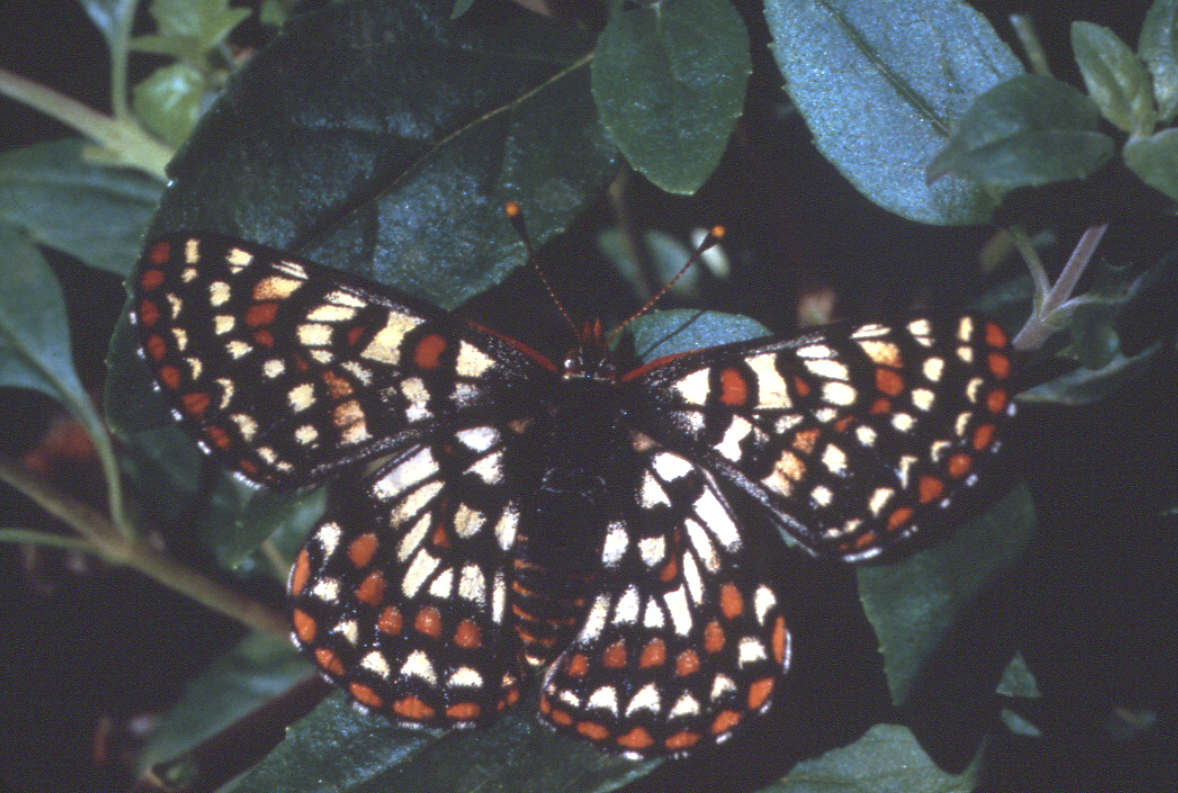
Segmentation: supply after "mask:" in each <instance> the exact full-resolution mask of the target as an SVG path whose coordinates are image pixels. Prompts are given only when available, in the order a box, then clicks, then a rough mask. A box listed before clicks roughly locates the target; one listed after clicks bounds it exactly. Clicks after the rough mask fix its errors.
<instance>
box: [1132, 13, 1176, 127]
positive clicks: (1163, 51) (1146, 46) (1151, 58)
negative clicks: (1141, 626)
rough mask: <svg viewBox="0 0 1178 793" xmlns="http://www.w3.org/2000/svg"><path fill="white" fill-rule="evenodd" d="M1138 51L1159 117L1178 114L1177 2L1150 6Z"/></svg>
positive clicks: (1165, 117)
mask: <svg viewBox="0 0 1178 793" xmlns="http://www.w3.org/2000/svg"><path fill="white" fill-rule="evenodd" d="M1137 52H1138V53H1139V54H1140V55H1141V59H1142V60H1143V61H1145V65H1146V66H1147V67H1148V68H1149V73H1150V76H1151V77H1152V78H1153V96H1154V101H1155V102H1156V103H1157V110H1158V116H1159V118H1160V119H1161V120H1162V121H1169V120H1170V119H1172V118H1174V115H1175V114H1176V113H1178V0H1156V2H1154V4H1153V5H1152V6H1150V7H1149V11H1148V12H1146V14H1145V23H1144V24H1142V26H1141V35H1140V37H1139V38H1138V39H1137Z"/></svg>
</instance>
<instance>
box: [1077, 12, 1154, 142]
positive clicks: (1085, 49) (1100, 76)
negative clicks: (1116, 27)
mask: <svg viewBox="0 0 1178 793" xmlns="http://www.w3.org/2000/svg"><path fill="white" fill-rule="evenodd" d="M1072 49H1073V50H1074V51H1075V53H1076V63H1077V64H1078V65H1079V67H1080V73H1081V74H1082V75H1083V76H1084V84H1085V85H1087V86H1088V93H1089V95H1091V97H1092V99H1093V101H1095V102H1096V104H1097V105H1098V106H1099V107H1100V112H1101V113H1103V114H1104V117H1105V118H1106V119H1108V120H1109V122H1110V123H1111V124H1112V125H1113V126H1115V127H1117V128H1119V129H1123V130H1124V131H1125V132H1132V133H1133V134H1135V135H1148V134H1150V133H1151V132H1153V125H1154V124H1155V123H1156V122H1157V117H1156V116H1155V114H1154V109H1153V94H1152V93H1151V92H1150V85H1149V79H1148V78H1147V77H1146V76H1145V69H1144V68H1142V66H1141V61H1139V60H1137V56H1136V55H1134V54H1133V50H1131V49H1129V45H1128V44H1126V43H1125V42H1123V41H1121V40H1120V39H1119V38H1118V37H1117V34H1116V33H1113V32H1112V31H1111V30H1109V29H1108V28H1106V27H1102V26H1100V25H1094V24H1093V23H1091V22H1073V23H1072Z"/></svg>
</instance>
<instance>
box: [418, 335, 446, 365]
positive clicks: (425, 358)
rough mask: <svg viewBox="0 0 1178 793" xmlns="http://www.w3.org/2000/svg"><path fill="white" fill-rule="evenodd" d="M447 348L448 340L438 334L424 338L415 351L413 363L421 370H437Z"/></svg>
mask: <svg viewBox="0 0 1178 793" xmlns="http://www.w3.org/2000/svg"><path fill="white" fill-rule="evenodd" d="M447 346H448V345H447V343H446V339H445V338H443V337H442V336H439V335H438V334H436V333H431V334H429V335H428V336H423V337H422V339H421V341H419V342H417V349H415V350H414V351H413V363H415V364H417V368H419V369H427V370H429V369H437V368H438V366H439V365H440V364H441V357H442V353H443V352H445V351H446V347H447Z"/></svg>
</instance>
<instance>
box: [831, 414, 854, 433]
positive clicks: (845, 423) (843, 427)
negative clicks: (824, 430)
mask: <svg viewBox="0 0 1178 793" xmlns="http://www.w3.org/2000/svg"><path fill="white" fill-rule="evenodd" d="M854 423H855V417H854V416H844V417H843V418H841V419H839V420H838V421H836V422H835V423H834V430H835V432H846V431H847V427H850V426H851V425H852V424H854Z"/></svg>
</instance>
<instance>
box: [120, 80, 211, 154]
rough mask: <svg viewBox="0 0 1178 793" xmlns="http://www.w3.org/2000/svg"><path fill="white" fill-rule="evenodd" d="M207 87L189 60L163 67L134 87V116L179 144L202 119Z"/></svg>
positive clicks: (164, 137) (155, 131) (169, 141)
mask: <svg viewBox="0 0 1178 793" xmlns="http://www.w3.org/2000/svg"><path fill="white" fill-rule="evenodd" d="M207 90H208V82H207V81H206V80H205V78H204V75H202V74H201V73H200V72H199V71H197V70H196V69H194V68H193V67H192V66H189V65H188V64H187V63H173V64H171V65H170V66H164V67H162V68H160V69H156V70H155V71H154V72H153V73H152V74H151V76H150V77H148V78H147V79H145V80H143V81H142V82H140V83H138V84H137V85H136V86H135V90H134V91H133V92H132V94H133V96H134V107H135V115H137V116H138V117H139V118H140V120H141V121H143V123H144V125H146V126H147V128H148V129H150V130H151V131H152V132H154V133H155V134H157V135H159V136H160V137H161V138H163V139H164V140H166V141H167V142H168V143H171V144H172V145H173V146H179V145H180V144H181V143H183V142H184V141H185V140H187V138H188V135H189V134H190V133H191V132H192V128H193V127H194V126H196V122H197V120H198V119H199V118H200V114H201V112H202V111H203V110H204V107H203V99H204V95H205V92H206V91H207Z"/></svg>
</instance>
